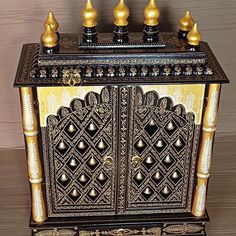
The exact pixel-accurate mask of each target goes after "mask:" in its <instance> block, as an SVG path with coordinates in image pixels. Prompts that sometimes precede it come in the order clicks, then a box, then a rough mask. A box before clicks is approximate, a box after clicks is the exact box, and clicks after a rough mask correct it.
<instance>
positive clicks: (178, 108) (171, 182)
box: [125, 87, 199, 214]
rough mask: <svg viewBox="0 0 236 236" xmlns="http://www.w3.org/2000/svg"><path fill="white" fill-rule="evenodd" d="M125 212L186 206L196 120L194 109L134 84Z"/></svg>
mask: <svg viewBox="0 0 236 236" xmlns="http://www.w3.org/2000/svg"><path fill="white" fill-rule="evenodd" d="M130 101H131V104H130V118H129V134H128V140H129V153H128V160H127V166H128V171H127V182H126V187H127V191H126V198H125V199H126V200H125V202H126V207H125V208H126V209H125V214H141V213H157V212H163V213H168V212H190V208H191V198H192V188H193V187H192V186H193V181H194V172H195V162H196V152H197V144H196V140H197V139H198V138H199V125H196V124H195V115H194V113H193V112H186V111H185V108H184V106H183V105H180V104H173V101H172V100H171V98H169V97H162V98H159V95H158V93H157V92H155V91H150V92H147V93H146V94H144V93H143V91H142V89H141V88H140V87H132V88H131V95H130Z"/></svg>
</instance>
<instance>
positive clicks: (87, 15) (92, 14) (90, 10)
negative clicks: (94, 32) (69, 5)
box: [82, 0, 97, 28]
mask: <svg viewBox="0 0 236 236" xmlns="http://www.w3.org/2000/svg"><path fill="white" fill-rule="evenodd" d="M82 18H83V26H84V27H88V28H92V27H95V26H96V25H97V21H96V19H97V11H96V9H95V8H94V7H93V4H92V2H91V0H87V3H86V6H85V8H84V10H83V11H82Z"/></svg>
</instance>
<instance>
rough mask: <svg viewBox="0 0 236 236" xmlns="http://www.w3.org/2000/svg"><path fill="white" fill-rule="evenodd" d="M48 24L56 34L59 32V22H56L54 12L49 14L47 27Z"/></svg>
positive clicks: (46, 22)
mask: <svg viewBox="0 0 236 236" xmlns="http://www.w3.org/2000/svg"><path fill="white" fill-rule="evenodd" d="M48 24H49V25H50V26H51V28H52V29H53V30H54V32H57V30H58V27H59V24H58V22H57V20H56V18H55V16H54V14H53V12H52V11H50V12H48V17H47V19H46V21H45V27H46V26H47V25H48Z"/></svg>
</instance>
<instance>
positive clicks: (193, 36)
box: [187, 23, 202, 46]
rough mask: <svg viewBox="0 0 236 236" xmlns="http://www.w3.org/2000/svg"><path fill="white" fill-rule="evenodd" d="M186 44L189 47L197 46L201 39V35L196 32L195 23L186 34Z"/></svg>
mask: <svg viewBox="0 0 236 236" xmlns="http://www.w3.org/2000/svg"><path fill="white" fill-rule="evenodd" d="M187 38H188V44H189V45H191V46H198V45H199V44H200V41H201V39H202V35H201V33H200V32H199V30H198V26H197V23H195V24H194V26H193V28H192V30H191V31H190V32H189V33H188V36H187Z"/></svg>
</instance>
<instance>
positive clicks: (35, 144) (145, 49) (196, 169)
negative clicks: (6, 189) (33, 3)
mask: <svg viewBox="0 0 236 236" xmlns="http://www.w3.org/2000/svg"><path fill="white" fill-rule="evenodd" d="M159 15H160V12H159V9H158V7H157V5H156V3H155V1H154V0H150V2H149V3H148V5H147V7H146V8H145V10H144V18H145V21H144V30H143V32H141V33H132V32H129V31H128V21H127V19H128V17H129V9H128V7H127V6H126V4H125V2H124V0H120V2H119V3H118V5H117V6H116V8H115V9H114V18H115V22H114V24H115V26H114V31H113V33H110V34H109V33H106V34H105V33H97V31H96V24H97V23H96V16H97V12H96V10H95V9H94V7H93V5H92V3H91V1H90V0H88V1H87V3H86V7H85V9H84V10H83V13H82V16H83V26H84V32H83V33H82V34H59V32H58V23H57V21H56V19H55V17H54V15H53V13H52V12H49V15H48V18H47V20H46V22H45V31H44V33H43V35H42V37H41V43H33V44H26V45H24V46H23V50H22V55H21V59H20V63H19V67H18V72H17V76H16V80H15V86H16V87H19V88H20V95H21V104H22V117H23V127H24V134H25V140H26V150H27V163H28V173H29V181H30V186H31V196H32V217H31V221H30V226H31V227H32V235H35V236H53V235H54V236H75V235H79V236H92V235H94V236H104V235H111V236H122V235H139V236H141V235H153V236H161V235H165V236H168V235H169V236H175V235H189V236H194V235H195V236H197V235H206V233H205V224H206V222H207V221H208V220H209V219H208V215H207V212H206V210H205V205H206V195H207V184H208V178H209V176H210V166H211V158H212V147H213V141H214V133H215V129H216V123H217V111H218V104H219V97H220V89H221V84H223V83H228V82H229V81H228V79H227V78H226V76H225V74H224V72H223V70H222V69H221V67H220V65H219V63H218V62H217V60H216V58H215V57H214V55H213V53H212V51H211V50H210V48H209V46H208V44H207V43H206V42H203V41H201V34H200V33H199V31H198V27H197V24H196V23H194V21H193V19H192V17H191V15H190V13H189V12H188V11H187V12H186V14H185V16H184V17H183V18H182V19H181V20H180V22H179V28H180V29H179V32H178V33H163V32H159V30H158V25H159Z"/></svg>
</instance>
